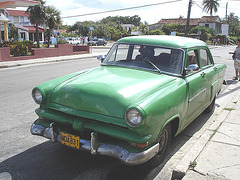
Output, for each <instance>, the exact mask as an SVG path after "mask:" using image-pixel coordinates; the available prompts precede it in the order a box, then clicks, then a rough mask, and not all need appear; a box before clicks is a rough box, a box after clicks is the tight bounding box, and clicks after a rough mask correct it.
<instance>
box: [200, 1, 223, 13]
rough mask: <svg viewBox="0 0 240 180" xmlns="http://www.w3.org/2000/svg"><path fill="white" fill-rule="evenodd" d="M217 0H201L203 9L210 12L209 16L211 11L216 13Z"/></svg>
mask: <svg viewBox="0 0 240 180" xmlns="http://www.w3.org/2000/svg"><path fill="white" fill-rule="evenodd" d="M218 1H219V0H203V2H202V5H203V11H207V12H208V13H209V12H210V16H212V13H213V11H214V12H215V13H216V12H217V11H218V7H219V6H220V4H219V3H218Z"/></svg>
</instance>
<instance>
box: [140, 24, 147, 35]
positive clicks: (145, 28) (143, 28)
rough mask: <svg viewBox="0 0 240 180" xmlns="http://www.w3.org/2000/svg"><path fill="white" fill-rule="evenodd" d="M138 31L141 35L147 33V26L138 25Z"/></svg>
mask: <svg viewBox="0 0 240 180" xmlns="http://www.w3.org/2000/svg"><path fill="white" fill-rule="evenodd" d="M139 31H140V32H141V33H142V34H146V32H147V25H146V24H143V23H140V25H139Z"/></svg>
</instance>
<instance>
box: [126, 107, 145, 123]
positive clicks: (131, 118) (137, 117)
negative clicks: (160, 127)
mask: <svg viewBox="0 0 240 180" xmlns="http://www.w3.org/2000/svg"><path fill="white" fill-rule="evenodd" d="M125 118H126V121H127V123H128V125H129V126H132V127H136V126H138V125H139V124H140V123H141V122H142V116H141V113H140V112H139V111H138V110H137V109H129V110H128V111H127V112H126V117H125Z"/></svg>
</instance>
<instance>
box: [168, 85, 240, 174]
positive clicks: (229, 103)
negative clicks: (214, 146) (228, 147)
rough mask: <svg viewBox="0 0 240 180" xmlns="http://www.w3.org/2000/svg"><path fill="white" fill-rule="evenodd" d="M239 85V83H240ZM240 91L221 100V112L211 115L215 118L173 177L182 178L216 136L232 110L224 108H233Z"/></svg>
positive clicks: (181, 162) (228, 89)
mask: <svg viewBox="0 0 240 180" xmlns="http://www.w3.org/2000/svg"><path fill="white" fill-rule="evenodd" d="M233 86H236V87H237V85H229V86H228V87H227V88H226V90H225V92H226V93H227V92H228V91H231V89H232V88H233ZM238 86H239V85H238ZM237 93H239V92H238V91H236V92H234V93H233V94H228V95H227V96H226V97H225V99H224V100H222V102H221V105H222V106H221V109H219V111H220V112H214V115H213V116H212V117H211V118H213V119H212V121H213V123H212V124H211V125H210V127H209V128H208V129H206V130H205V132H204V134H203V135H202V136H201V137H200V138H199V139H198V141H197V142H196V143H195V144H194V145H193V147H192V148H191V149H190V150H189V151H188V153H187V154H186V155H185V156H184V157H183V158H182V160H181V161H180V162H179V163H178V164H177V166H176V167H175V168H174V169H173V171H172V177H171V179H182V178H183V177H184V176H185V175H186V172H187V171H188V170H189V165H190V163H191V162H194V161H195V160H196V159H197V157H198V156H199V155H200V153H201V152H202V151H203V150H204V147H205V146H206V145H207V143H208V142H209V140H210V139H211V138H212V137H213V136H214V134H215V133H216V132H215V131H216V130H217V129H218V127H219V126H221V124H222V123H223V122H224V120H225V119H226V118H227V117H228V115H229V114H230V113H231V111H227V110H224V108H226V107H228V108H233V107H234V103H233V101H234V100H235V97H236V95H235V94H237Z"/></svg>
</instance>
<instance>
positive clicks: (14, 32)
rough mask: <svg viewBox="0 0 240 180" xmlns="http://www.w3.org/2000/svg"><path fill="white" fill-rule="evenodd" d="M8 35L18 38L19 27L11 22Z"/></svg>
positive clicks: (11, 37)
mask: <svg viewBox="0 0 240 180" xmlns="http://www.w3.org/2000/svg"><path fill="white" fill-rule="evenodd" d="M8 35H9V39H14V40H18V38H19V35H18V29H17V28H16V27H15V25H14V24H12V23H9V32H8Z"/></svg>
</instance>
